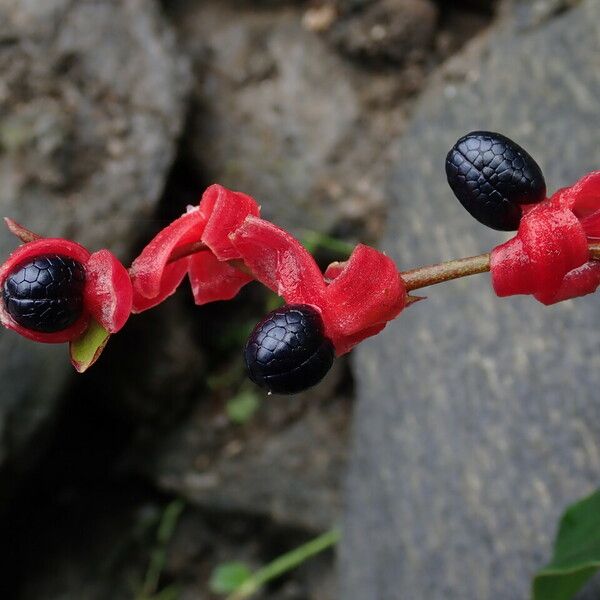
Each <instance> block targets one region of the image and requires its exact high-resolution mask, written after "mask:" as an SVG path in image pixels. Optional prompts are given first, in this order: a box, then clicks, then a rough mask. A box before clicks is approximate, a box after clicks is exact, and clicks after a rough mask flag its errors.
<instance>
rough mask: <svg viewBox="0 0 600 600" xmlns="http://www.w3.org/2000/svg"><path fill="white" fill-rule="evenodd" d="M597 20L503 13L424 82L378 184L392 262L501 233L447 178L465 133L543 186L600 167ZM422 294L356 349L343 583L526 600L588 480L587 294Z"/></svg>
mask: <svg viewBox="0 0 600 600" xmlns="http://www.w3.org/2000/svg"><path fill="white" fill-rule="evenodd" d="M599 23H600V5H599V4H598V3H597V2H595V1H594V0H589V1H587V2H582V3H581V4H580V6H579V7H578V8H576V9H573V10H572V11H569V12H567V13H565V14H561V15H560V16H557V17H556V18H554V19H550V20H548V21H546V22H544V23H543V24H542V25H540V26H539V27H538V28H534V29H530V30H527V31H523V30H520V29H517V28H518V23H516V22H515V21H514V20H509V21H507V22H504V23H502V24H501V25H499V26H498V27H497V28H496V29H495V30H494V31H493V32H492V33H491V34H490V35H489V36H488V37H487V38H486V39H481V40H479V41H477V42H476V43H475V44H474V45H471V47H470V48H468V49H466V51H465V53H464V55H462V56H461V57H460V59H456V60H454V61H452V62H451V63H450V64H448V65H447V67H446V68H445V69H444V70H443V71H442V73H441V74H440V75H439V77H437V79H436V80H435V81H434V82H433V83H432V85H431V88H430V90H429V92H428V93H426V94H425V96H424V97H423V98H422V99H421V102H420V106H419V107H418V110H417V111H416V114H415V116H414V119H413V121H412V123H411V125H410V127H409V128H408V130H407V132H406V134H405V135H404V138H403V139H402V141H401V143H400V144H399V145H398V147H397V148H396V150H397V165H396V168H395V169H394V173H393V174H392V177H391V182H390V188H391V192H392V193H393V197H394V204H393V206H392V207H391V210H390V214H389V221H388V225H389V230H388V233H387V237H386V239H385V242H384V243H383V244H382V247H383V248H384V249H386V250H387V251H389V253H390V254H391V255H392V256H393V257H394V258H395V259H396V260H397V263H398V265H399V266H400V268H410V267H414V266H415V265H419V264H427V263H431V262H438V261H439V260H443V259H448V258H450V257H456V256H468V255H473V254H478V253H480V252H482V251H485V250H487V249H488V248H490V247H492V246H494V245H496V244H497V243H498V242H500V241H502V240H504V239H506V236H505V235H503V234H499V233H497V232H492V231H491V230H486V229H485V228H483V227H482V226H481V225H479V224H478V223H476V222H475V221H473V220H472V219H470V217H469V216H468V215H467V214H466V213H465V212H464V211H463V209H462V208H461V206H460V205H459V203H458V202H457V201H456V200H455V199H454V198H453V197H452V194H451V192H450V189H449V188H448V186H447V184H446V182H445V174H444V168H443V165H444V157H445V154H446V152H447V150H448V149H449V148H450V147H451V145H452V144H453V143H454V141H455V140H456V139H457V138H458V137H459V136H460V135H462V134H464V133H466V132H467V131H470V130H474V129H480V128H485V129H491V130H496V131H501V132H503V133H505V134H507V135H509V136H510V137H513V138H515V139H516V140H517V141H519V142H520V143H522V144H523V145H524V146H525V147H526V148H527V149H528V150H529V151H530V152H531V154H532V155H533V156H534V157H536V158H537V159H538V160H539V162H540V164H541V166H542V168H543V170H544V172H545V174H546V179H547V183H548V187H549V189H550V190H555V189H556V188H558V187H560V186H563V185H566V184H570V183H573V182H574V181H575V180H576V179H577V178H579V177H580V176H581V175H583V174H585V173H586V172H588V171H590V170H593V169H598V168H599V166H600V145H599V144H598V127H597V123H598V97H599V95H600V77H599V71H598V69H597V58H598V54H599V50H600V48H599V44H598V41H599V39H600V25H599ZM429 293H430V296H431V297H430V299H429V300H427V301H426V302H422V303H418V304H417V305H415V306H413V307H411V308H409V309H408V310H407V311H406V314H403V315H402V316H401V318H400V319H399V320H398V321H397V322H396V323H393V324H392V325H390V326H389V327H388V328H387V329H386V331H384V332H383V334H381V335H380V336H378V337H377V338H376V339H373V340H372V341H369V342H367V343H365V344H364V345H362V347H361V348H360V350H359V351H358V352H357V353H356V355H355V357H354V358H355V361H354V364H355V367H356V369H355V370H356V374H357V378H358V396H359V402H358V408H357V413H356V421H355V423H356V425H355V437H354V452H353V460H352V464H351V469H350V475H349V479H348V486H347V503H348V506H347V512H346V516H345V531H344V541H343V543H342V545H341V554H342V567H341V574H342V594H341V596H342V597H343V598H345V599H348V600H354V599H357V600H358V599H360V600H363V599H364V598H369V599H372V600H388V599H389V600H396V599H397V598H409V599H411V600H413V599H414V600H420V599H422V598H423V599H425V598H426V599H427V600H438V599H444V600H450V599H452V600H453V599H460V600H487V599H491V598H510V599H511V600H512V599H519V600H520V599H524V598H527V597H528V590H529V586H530V581H531V577H532V575H533V573H534V572H535V571H536V569H537V568H539V567H541V566H542V565H543V564H544V563H545V562H546V561H547V560H548V559H549V557H550V554H551V551H552V540H553V536H554V534H555V530H556V526H557V519H558V517H559V515H560V514H561V512H562V511H563V509H564V508H565V507H566V505H567V504H569V503H570V502H572V501H574V500H576V499H578V498H580V497H581V496H583V495H585V494H587V493H588V492H590V491H591V490H593V489H594V488H595V487H597V485H598V472H599V469H600V403H599V402H598V392H597V391H598V387H599V385H600V369H599V368H598V367H599V366H600V355H599V354H598V347H599V340H600V337H599V335H598V332H597V330H596V328H595V327H594V326H593V323H595V322H596V319H597V315H598V299H597V297H587V298H582V299H578V300H575V301H570V302H566V303H563V304H561V305H557V306H555V307H551V308H545V307H543V306H542V305H540V304H538V303H537V302H535V301H534V300H533V299H532V298H527V297H516V298H510V299H498V298H495V297H494V294H493V292H492V291H491V289H490V282H489V276H487V275H484V276H478V277H473V278H470V279H469V280H461V281H459V282H455V283H449V284H446V285H444V286H438V287H436V288H435V289H432V290H431V291H430V292H429ZM587 597H588V598H596V597H597V595H594V594H593V592H592V593H591V595H588V596H587Z"/></svg>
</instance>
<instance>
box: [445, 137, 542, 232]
mask: <svg viewBox="0 0 600 600" xmlns="http://www.w3.org/2000/svg"><path fill="white" fill-rule="evenodd" d="M446 175H447V177H448V183H449V184H450V187H451V188H452V191H453V192H454V195H455V196H456V197H457V198H458V199H459V201H460V203H461V204H462V205H463V206H464V207H465V208H466V209H467V211H469V213H471V215H472V216H473V217H474V218H475V219H477V220H478V221H479V222H480V223H483V224H484V225H487V226H488V227H491V228H492V229H499V230H500V231H514V230H516V229H518V228H519V222H520V220H521V207H520V205H521V204H532V203H535V202H539V201H541V200H543V199H544V198H545V196H546V183H545V181H544V176H543V175H542V171H541V169H540V167H539V166H538V164H537V163H536V162H535V160H533V158H531V156H529V154H528V153H527V152H526V151H525V150H523V148H521V146H519V145H518V144H516V143H515V142H513V141H512V140H510V139H508V138H507V137H505V136H503V135H501V134H499V133H493V132H491V131H473V132H472V133H469V134H467V135H465V136H464V137H462V138H460V140H458V142H456V144H454V146H453V147H452V149H451V150H450V152H448V156H447V157H446Z"/></svg>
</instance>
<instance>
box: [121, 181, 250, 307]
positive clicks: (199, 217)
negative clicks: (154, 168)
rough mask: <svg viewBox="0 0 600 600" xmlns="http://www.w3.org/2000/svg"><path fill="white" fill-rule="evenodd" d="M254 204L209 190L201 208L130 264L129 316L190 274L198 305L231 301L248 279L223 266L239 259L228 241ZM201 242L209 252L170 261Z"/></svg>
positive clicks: (165, 294) (190, 211)
mask: <svg viewBox="0 0 600 600" xmlns="http://www.w3.org/2000/svg"><path fill="white" fill-rule="evenodd" d="M259 212H260V207H259V206H258V204H257V203H256V201H255V200H254V199H253V198H251V197H250V196H247V195H246V194H242V193H240V192H234V191H231V190H228V189H227V188H224V187H223V186H221V185H212V186H210V187H209V188H208V189H207V190H206V191H205V192H204V194H203V195H202V199H201V201H200V204H199V206H197V207H193V208H190V209H188V212H187V213H186V214H184V215H183V216H181V217H180V218H179V219H177V220H176V221H174V222H173V223H171V224H170V225H168V226H167V227H165V229H163V230H162V231H161V232H160V233H158V235H157V236H156V237H155V238H154V239H153V240H152V241H151V242H150V243H149V244H148V245H147V246H146V247H145V248H144V250H143V251H142V253H141V254H140V256H138V258H136V259H135V260H134V261H133V264H132V265H131V269H130V275H131V279H132V283H133V311H134V312H137V313H139V312H142V311H144V310H147V309H149V308H152V307H153V306H156V305H157V304H159V303H161V302H162V301H163V300H165V299H166V298H168V297H169V296H170V295H171V294H173V293H174V292H175V290H176V289H177V287H178V286H179V284H180V283H181V281H182V280H183V278H184V277H185V275H186V274H188V276H189V278H190V282H191V285H192V292H193V294H194V300H195V301H196V304H205V303H206V302H213V301H215V300H229V299H230V298H232V297H233V296H235V295H236V294H237V293H238V291H239V290H240V289H241V288H242V287H243V286H244V285H245V284H246V283H248V282H249V281H251V280H252V277H250V276H248V275H247V274H245V273H242V272H240V271H239V270H237V269H234V268H233V267H232V266H231V265H229V264H227V262H226V261H229V260H234V259H236V258H239V254H238V253H237V251H236V249H235V248H234V246H233V245H232V244H231V242H230V240H229V233H230V232H231V231H234V230H235V229H236V228H237V227H238V226H239V225H240V224H241V223H242V222H243V221H244V219H245V218H246V217H247V216H248V215H258V214H259ZM199 242H201V243H203V244H204V245H205V246H206V247H207V249H206V250H205V251H202V252H197V253H195V254H194V255H193V256H185V257H182V258H178V259H177V260H174V259H173V258H174V257H175V256H176V253H177V252H178V251H181V250H182V249H184V248H185V247H186V246H188V245H189V244H194V243H199Z"/></svg>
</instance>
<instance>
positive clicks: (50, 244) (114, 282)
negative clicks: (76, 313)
mask: <svg viewBox="0 0 600 600" xmlns="http://www.w3.org/2000/svg"><path fill="white" fill-rule="evenodd" d="M7 223H8V225H9V229H10V230H11V231H12V232H13V233H15V234H16V235H18V236H19V237H20V238H21V239H22V240H26V242H25V243H24V244H23V245H21V246H20V247H19V248H17V249H16V250H15V251H14V252H13V253H12V254H11V255H10V257H9V258H8V260H7V261H6V262H5V263H4V264H3V265H2V266H1V267H0V288H1V287H3V286H4V282H5V280H6V278H7V277H8V276H9V275H10V274H11V273H12V272H13V271H14V270H15V269H16V268H17V267H18V266H19V265H21V264H23V263H25V262H27V261H29V260H32V259H34V258H36V257H38V256H43V255H48V254H57V255H60V256H66V257H68V258H72V259H73V260H76V261H77V262H79V263H81V265H82V266H83V268H84V270H85V285H84V292H83V311H82V313H81V316H80V317H79V318H78V319H77V321H76V322H75V323H73V324H72V325H71V326H69V327H68V328H66V329H63V330H61V331H57V332H52V333H46V332H40V331H33V330H31V329H28V328H26V327H23V326H21V325H19V324H18V323H17V322H15V321H14V319H13V318H12V317H11V315H10V314H9V313H8V311H7V310H6V307H5V306H4V302H0V322H2V324H3V325H4V326H5V327H7V328H9V329H12V330H14V331H16V332H17V333H19V334H21V335H23V336H25V337H27V338H29V339H32V340H34V341H36V342H45V343H63V342H70V341H73V340H74V339H77V338H78V337H80V336H81V335H82V334H83V333H84V332H85V331H86V329H87V327H88V325H89V323H90V319H95V320H96V321H97V322H98V323H100V325H101V326H102V327H103V328H104V329H105V330H106V331H107V332H109V333H116V332H117V331H119V330H120V329H121V328H122V327H123V325H124V324H125V322H126V321H127V318H128V317H129V314H130V313H131V303H132V288H131V282H130V280H129V276H128V273H127V270H126V269H125V267H124V266H123V265H122V264H121V263H120V262H119V261H118V260H117V259H116V258H115V257H114V256H113V255H112V254H111V253H110V252H109V251H108V250H101V251H100V252H95V253H94V254H90V252H89V251H88V250H87V249H86V248H84V247H83V246H81V245H80V244H77V243H76V242H72V241H70V240H66V239H62V238H40V237H39V236H37V235H36V234H33V233H32V232H30V231H28V230H27V229H25V228H24V227H21V226H20V225H18V224H17V223H15V222H14V221H10V220H7Z"/></svg>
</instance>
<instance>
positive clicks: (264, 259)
mask: <svg viewBox="0 0 600 600" xmlns="http://www.w3.org/2000/svg"><path fill="white" fill-rule="evenodd" d="M230 238H231V241H232V243H233V245H234V246H235V248H236V250H237V251H238V252H239V254H240V255H241V258H242V260H243V261H244V263H245V264H246V265H247V266H248V267H249V268H250V269H251V271H252V273H253V274H254V276H255V277H256V279H258V280H259V281H261V282H262V283H263V284H265V285H266V286H267V287H269V288H270V289H271V290H273V291H274V292H276V293H277V294H279V295H280V296H282V297H283V298H284V299H285V300H286V302H288V303H290V304H310V305H312V306H314V307H315V308H317V309H318V310H319V312H320V313H321V316H322V318H323V322H324V324H325V332H326V335H327V337H328V338H329V339H330V340H331V341H332V342H333V344H334V346H335V349H336V354H337V355H338V356H339V355H340V354H344V353H346V352H348V351H350V350H351V349H352V348H353V347H354V346H355V345H356V344H358V343H359V342H361V341H362V340H364V339H365V338H367V337H370V336H372V335H375V334H376V333H378V332H379V331H381V330H382V329H383V328H384V327H385V325H386V323H387V322H388V321H390V320H391V319H393V318H395V317H396V316H397V315H398V314H399V313H400V311H401V310H402V309H403V308H404V306H405V305H406V300H407V295H406V289H405V286H404V282H403V280H402V278H401V277H400V274H399V273H398V271H397V269H396V266H395V265H394V263H393V261H392V260H391V259H389V258H388V257H387V256H385V255H384V254H382V253H381V252H378V251H377V250H375V249H373V248H369V247H368V246H364V245H362V244H361V245H358V246H357V247H356V248H355V250H354V252H353V253H352V256H351V257H350V259H349V260H348V261H347V262H345V263H334V264H333V265H331V266H330V267H329V268H328V269H327V271H326V273H325V276H323V274H322V273H321V271H320V269H319V267H318V266H317V264H316V263H315V261H314V259H313V257H312V256H311V255H310V253H309V252H308V251H307V250H306V249H305V248H304V247H303V246H302V245H301V244H300V243H299V242H298V241H297V240H296V239H295V238H293V237H292V236H291V235H290V234H288V233H287V232H285V231H283V230H282V229H280V228H279V227H276V226H275V225H273V224H272V223H269V222H268V221H264V220H263V219H259V218H256V217H248V218H247V219H246V220H245V221H244V223H243V225H242V226H241V227H240V228H239V229H237V230H236V231H235V232H234V233H232V234H231V236H230Z"/></svg>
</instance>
